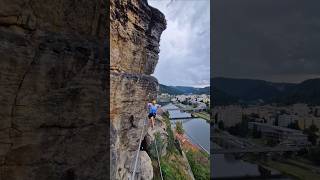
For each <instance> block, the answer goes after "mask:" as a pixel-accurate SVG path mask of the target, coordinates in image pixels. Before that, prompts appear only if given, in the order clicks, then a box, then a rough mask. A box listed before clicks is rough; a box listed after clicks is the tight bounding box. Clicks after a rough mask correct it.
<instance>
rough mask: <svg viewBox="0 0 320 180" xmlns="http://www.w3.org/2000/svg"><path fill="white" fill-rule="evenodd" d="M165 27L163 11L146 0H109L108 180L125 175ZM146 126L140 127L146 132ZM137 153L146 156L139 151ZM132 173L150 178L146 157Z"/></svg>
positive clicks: (154, 85)
mask: <svg viewBox="0 0 320 180" xmlns="http://www.w3.org/2000/svg"><path fill="white" fill-rule="evenodd" d="M165 28H166V21H165V18H164V15H163V14H162V13H161V12H160V11H158V10H157V9H155V8H152V7H150V6H149V5H148V4H147V1H146V0H121V1H118V0H111V4H110V47H111V49H110V53H111V54H110V58H111V59H110V68H111V77H110V86H111V89H110V103H111V104H110V107H111V112H110V117H111V124H110V126H111V127H110V129H111V142H110V143H111V160H110V165H111V166H110V167H111V170H110V172H111V179H127V178H128V177H130V175H131V172H132V169H131V168H130V167H131V164H132V163H133V162H134V158H135V155H136V152H137V149H138V146H139V139H140V136H141V132H142V129H143V126H144V122H145V120H146V118H147V108H146V105H147V102H148V101H149V100H150V99H151V98H154V97H156V94H157V90H158V82H157V80H156V79H155V78H154V77H152V76H150V74H152V73H153V71H154V69H155V66H156V63H157V61H158V53H159V41H160V35H161V33H162V31H163V30H164V29H165ZM146 133H147V129H145V130H144V132H143V137H144V136H145V135H146ZM141 152H143V153H140V154H141V155H140V158H142V157H141V156H148V155H147V154H146V153H145V152H144V151H141ZM143 159H144V161H146V163H144V166H141V167H140V168H139V170H138V171H139V173H138V174H137V177H140V179H152V176H153V175H152V174H150V173H149V175H143V172H152V166H151V160H150V158H143Z"/></svg>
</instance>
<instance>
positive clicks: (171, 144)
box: [163, 115, 176, 152]
mask: <svg viewBox="0 0 320 180" xmlns="http://www.w3.org/2000/svg"><path fill="white" fill-rule="evenodd" d="M163 120H164V122H165V123H166V125H167V133H168V145H167V150H168V151H169V152H175V150H176V148H175V145H174V135H173V132H172V129H171V123H170V120H169V115H164V116H163Z"/></svg>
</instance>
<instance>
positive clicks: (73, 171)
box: [0, 0, 109, 180]
mask: <svg viewBox="0 0 320 180" xmlns="http://www.w3.org/2000/svg"><path fill="white" fill-rule="evenodd" d="M107 8H109V7H107V6H106V4H104V1H102V0H101V1H100V0H92V1H70V0H51V1H40V0H32V1H29V0H28V1H27V0H0V55H1V57H0V109H1V110H0V180H44V179H45V180H57V179H59V180H60V179H61V180H63V179H69V180H72V179H78V180H87V179H90V180H92V179H93V180H94V179H97V180H98V179H99V180H100V179H108V178H109V175H108V162H109V154H108V153H107V147H108V146H107V141H108V139H107V138H108V137H107V134H106V133H107V128H108V123H107V119H106V115H107V108H108V107H107V99H106V96H107V91H106V89H107V88H108V87H106V85H107V84H108V83H107V81H106V76H107V74H106V73H107V68H108V67H106V66H107V64H108V57H106V56H105V55H104V54H103V52H102V51H101V50H103V49H107V48H109V47H105V44H104V43H101V42H102V41H103V40H104V38H106V37H104V33H105V32H106V28H107V22H106V21H107V17H108V16H107V12H108V11H107Z"/></svg>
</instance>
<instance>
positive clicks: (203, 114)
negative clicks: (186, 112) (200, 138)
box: [193, 111, 210, 122]
mask: <svg viewBox="0 0 320 180" xmlns="http://www.w3.org/2000/svg"><path fill="white" fill-rule="evenodd" d="M193 115H194V116H195V117H199V118H202V119H205V120H206V121H208V122H210V114H209V113H207V112H205V111H203V112H197V113H193Z"/></svg>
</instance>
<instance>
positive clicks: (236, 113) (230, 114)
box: [213, 105, 242, 127]
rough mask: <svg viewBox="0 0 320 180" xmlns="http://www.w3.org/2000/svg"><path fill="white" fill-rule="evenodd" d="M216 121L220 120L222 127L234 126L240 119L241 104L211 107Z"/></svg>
mask: <svg viewBox="0 0 320 180" xmlns="http://www.w3.org/2000/svg"><path fill="white" fill-rule="evenodd" d="M213 111H214V115H215V116H216V117H217V121H218V122H219V121H222V122H223V123H224V127H231V126H234V125H236V124H238V123H240V122H241V121H242V108H241V106H234V105H231V106H217V107H215V108H214V109H213Z"/></svg>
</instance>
